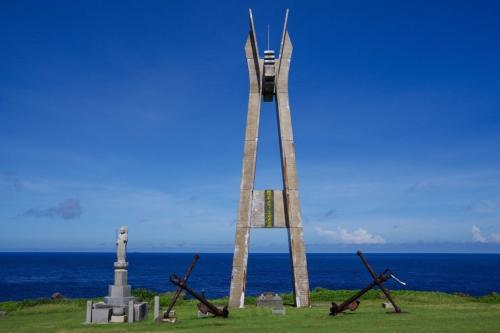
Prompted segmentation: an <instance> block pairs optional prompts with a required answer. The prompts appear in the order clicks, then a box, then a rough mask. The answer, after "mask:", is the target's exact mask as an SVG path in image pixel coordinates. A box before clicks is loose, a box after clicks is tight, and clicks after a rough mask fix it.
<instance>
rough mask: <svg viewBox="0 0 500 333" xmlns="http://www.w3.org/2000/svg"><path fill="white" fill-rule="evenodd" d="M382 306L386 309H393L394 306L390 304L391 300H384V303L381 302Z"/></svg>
mask: <svg viewBox="0 0 500 333" xmlns="http://www.w3.org/2000/svg"><path fill="white" fill-rule="evenodd" d="M382 307H383V308H384V309H388V310H394V306H393V305H392V303H391V302H385V303H382Z"/></svg>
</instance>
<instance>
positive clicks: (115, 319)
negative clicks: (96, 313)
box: [109, 315, 127, 323]
mask: <svg viewBox="0 0 500 333" xmlns="http://www.w3.org/2000/svg"><path fill="white" fill-rule="evenodd" d="M109 322H110V323H125V322H127V316H126V315H122V316H111V320H110V321H109Z"/></svg>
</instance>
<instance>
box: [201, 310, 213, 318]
mask: <svg viewBox="0 0 500 333" xmlns="http://www.w3.org/2000/svg"><path fill="white" fill-rule="evenodd" d="M212 316H213V315H212V314H211V313H210V312H207V313H203V312H201V311H200V310H198V318H207V317H212Z"/></svg>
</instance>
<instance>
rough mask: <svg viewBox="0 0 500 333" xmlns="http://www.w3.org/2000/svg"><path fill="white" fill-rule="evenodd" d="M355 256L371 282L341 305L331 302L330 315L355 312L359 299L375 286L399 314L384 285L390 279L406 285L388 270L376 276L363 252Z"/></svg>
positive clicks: (399, 311) (398, 309) (399, 310)
mask: <svg viewBox="0 0 500 333" xmlns="http://www.w3.org/2000/svg"><path fill="white" fill-rule="evenodd" d="M356 254H357V255H358V256H359V258H360V259H361V261H362V262H363V265H365V267H366V269H367V270H368V272H369V273H370V275H371V276H372V278H373V281H372V282H371V283H370V284H369V285H367V286H366V287H365V288H363V289H362V290H360V291H359V292H357V293H356V294H355V295H353V296H352V297H350V298H348V299H347V300H346V301H345V302H343V303H342V304H340V305H339V304H337V303H335V302H332V307H331V308H330V315H331V316H335V315H338V314H339V313H342V312H344V311H346V310H351V311H354V310H356V309H357V308H358V306H359V303H360V301H359V298H360V297H361V296H363V295H364V294H365V293H366V292H368V291H369V290H370V289H372V288H373V287H375V286H377V287H379V288H380V290H382V292H383V293H384V295H385V296H386V297H387V299H388V300H389V302H391V304H392V306H393V307H394V312H395V313H401V309H400V308H399V306H397V305H396V302H395V301H394V299H393V298H392V296H391V293H390V292H389V290H388V289H387V288H386V287H385V286H384V283H385V282H386V281H387V280H389V279H390V278H394V279H395V280H396V281H398V282H399V283H401V284H403V285H406V283H404V282H402V281H401V280H399V279H398V278H396V277H395V276H394V274H393V272H392V271H391V270H390V269H386V270H385V271H383V272H382V273H381V274H380V275H379V276H377V273H375V271H374V270H373V268H372V267H371V266H370V264H369V263H368V261H367V260H366V258H365V256H364V254H363V252H361V251H358V252H356Z"/></svg>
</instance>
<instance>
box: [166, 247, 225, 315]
mask: <svg viewBox="0 0 500 333" xmlns="http://www.w3.org/2000/svg"><path fill="white" fill-rule="evenodd" d="M199 258H200V257H199V256H198V255H195V256H194V259H193V261H192V262H191V265H190V266H189V268H188V270H187V271H186V274H184V278H182V279H181V278H179V277H178V276H177V275H176V274H172V275H170V282H172V283H173V284H174V285H176V286H177V290H176V292H175V295H174V297H173V299H172V302H171V303H170V306H169V307H168V309H167V311H166V312H165V314H164V316H163V317H164V319H168V317H169V314H170V311H171V310H172V308H173V306H174V305H175V303H176V302H177V300H178V298H179V295H180V293H181V292H182V290H185V291H186V292H188V293H189V294H190V295H191V296H193V297H194V298H196V299H197V300H198V301H200V304H198V310H200V312H201V313H203V314H208V313H211V314H213V315H214V316H217V317H224V318H227V316H229V311H228V309H227V306H225V307H224V308H222V309H220V308H219V307H217V306H216V305H214V304H212V303H210V302H209V301H208V300H207V299H206V298H205V295H204V294H203V293H197V292H196V291H194V290H193V289H192V288H190V287H189V286H188V284H187V280H188V278H189V275H190V274H191V271H192V270H193V268H194V265H195V264H196V262H197V261H198V259H199Z"/></svg>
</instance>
